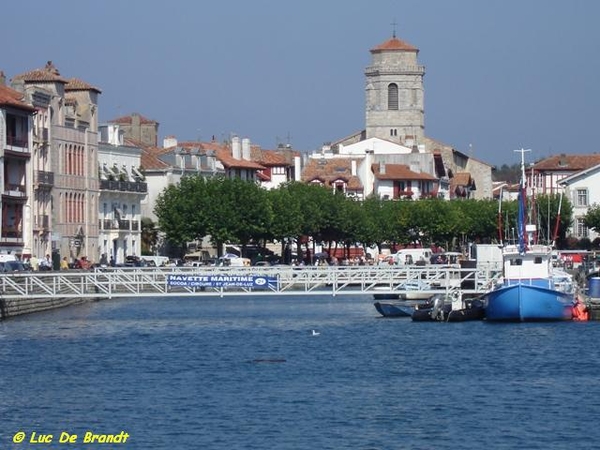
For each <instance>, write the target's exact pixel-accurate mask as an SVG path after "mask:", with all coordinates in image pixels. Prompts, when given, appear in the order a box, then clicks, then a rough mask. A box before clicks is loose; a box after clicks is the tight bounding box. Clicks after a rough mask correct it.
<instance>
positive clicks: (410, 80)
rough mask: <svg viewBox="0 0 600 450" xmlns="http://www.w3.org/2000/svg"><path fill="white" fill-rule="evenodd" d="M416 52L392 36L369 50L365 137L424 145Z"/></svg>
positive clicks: (421, 71) (422, 71)
mask: <svg viewBox="0 0 600 450" xmlns="http://www.w3.org/2000/svg"><path fill="white" fill-rule="evenodd" d="M418 53H419V50H418V49H417V48H416V47H414V46H412V45H410V44H408V43H407V42H404V41H401V40H400V39H398V38H396V36H395V34H394V36H393V37H392V38H391V39H389V40H388V41H386V42H384V43H383V44H381V45H378V46H377V47H375V48H373V49H371V56H372V62H371V65H370V66H369V67H367V68H366V70H365V77H366V88H365V90H366V105H365V113H366V136H365V137H366V138H367V139H369V138H372V137H378V138H381V139H387V140H390V141H392V142H396V143H398V144H402V145H405V146H408V147H412V146H413V145H419V144H422V143H423V137H424V136H425V106H424V101H425V100H424V93H425V90H424V88H423V77H424V75H425V67H424V66H422V65H420V64H419V62H418V59H417V56H418Z"/></svg>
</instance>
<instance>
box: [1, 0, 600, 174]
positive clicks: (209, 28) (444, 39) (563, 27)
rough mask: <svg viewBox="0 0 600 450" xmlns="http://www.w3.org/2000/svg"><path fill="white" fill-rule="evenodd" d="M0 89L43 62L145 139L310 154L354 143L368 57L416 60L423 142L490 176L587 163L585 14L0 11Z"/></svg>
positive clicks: (524, 7) (591, 81) (179, 5)
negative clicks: (155, 130) (503, 169)
mask: <svg viewBox="0 0 600 450" xmlns="http://www.w3.org/2000/svg"><path fill="white" fill-rule="evenodd" d="M2 14H3V17H4V19H5V20H3V31H4V36H5V41H4V42H5V45H4V50H3V52H2V56H1V57H0V70H3V71H4V72H5V74H6V76H7V78H8V79H10V78H12V77H13V76H14V75H17V74H19V73H22V72H26V71H28V70H32V69H35V68H40V67H43V66H44V64H45V63H46V61H48V60H52V61H53V62H54V64H55V65H56V66H57V67H58V69H59V70H60V72H61V74H62V75H63V76H65V77H69V78H70V77H76V78H81V79H83V80H85V81H87V82H88V83H91V84H93V85H95V86H97V87H98V88H100V89H101V90H102V95H101V96H100V109H99V111H100V119H101V121H108V120H111V119H114V118H116V117H118V116H120V115H125V114H129V113H131V112H139V113H140V114H142V115H144V116H146V117H148V118H151V119H154V120H157V121H158V122H160V128H159V132H160V139H161V140H162V137H164V136H166V135H174V136H176V137H177V138H178V139H179V140H196V139H198V138H200V139H202V140H209V139H211V138H212V136H215V137H216V139H218V140H222V139H225V138H228V137H229V136H230V135H232V134H235V135H238V136H240V137H248V138H250V140H251V141H252V142H253V143H255V144H259V145H261V146H262V147H263V148H266V149H272V148H275V146H276V145H277V143H279V142H282V143H287V142H288V140H289V142H290V143H291V144H292V146H293V147H294V148H295V149H297V150H305V151H314V150H316V149H318V148H320V146H321V145H322V144H323V143H324V142H327V141H335V140H337V139H340V138H342V137H345V136H348V135H350V134H352V133H354V132H356V131H359V130H362V129H364V121H365V118H364V102H365V92H364V70H365V67H366V66H368V65H369V64H370V61H371V55H370V53H369V50H370V49H371V48H373V47H375V46H376V45H378V44H380V43H382V42H384V41H386V40H387V39H389V38H390V37H391V35H392V28H393V26H392V23H393V22H396V23H397V25H396V33H397V36H398V37H399V38H400V39H403V40H405V41H407V42H409V43H411V44H412V45H414V46H416V47H418V48H419V50H420V53H419V60H420V63H421V64H423V65H425V67H426V75H425V132H426V134H427V135H428V136H429V137H432V138H434V139H437V140H439V141H442V142H445V143H447V144H450V145H452V146H454V147H455V148H456V149H457V150H459V151H462V152H464V153H467V154H472V155H473V156H474V157H475V158H477V159H479V160H481V161H484V162H487V163H490V164H494V165H501V164H505V163H506V164H513V163H517V162H518V161H519V155H518V154H516V153H515V152H514V151H513V150H514V149H517V148H521V147H524V148H531V149H532V150H533V151H532V158H533V159H536V160H537V159H540V158H543V157H546V156H549V155H553V154H558V153H594V152H597V151H598V139H597V136H596V133H595V132H596V127H598V122H599V120H598V111H599V110H600V87H599V83H598V79H599V77H598V74H599V73H600V57H599V56H600V27H599V26H598V23H597V22H598V17H600V2H597V1H594V0H570V1H569V2H566V1H564V0H560V1H559V0H537V1H536V0H503V1H479V0H452V1H450V0H412V1H401V0H397V1H393V0H369V1H363V0H356V1H352V2H347V1H333V0H332V1H327V0H303V1H296V2H289V1H284V0H279V1H276V0H272V1H271V0H253V1H245V0H239V1H233V0H220V1H210V2H209V1H191V0H188V1H182V0H170V1H157V0H126V1H116V0H105V1H91V0H90V1H81V0H79V1H75V0H69V1H66V0H56V1H51V2H49V1H45V0H28V1H27V2H8V3H6V4H4V5H3V11H2Z"/></svg>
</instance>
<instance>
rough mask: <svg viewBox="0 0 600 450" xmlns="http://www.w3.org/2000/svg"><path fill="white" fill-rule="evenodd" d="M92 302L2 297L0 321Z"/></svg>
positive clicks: (66, 299)
mask: <svg viewBox="0 0 600 450" xmlns="http://www.w3.org/2000/svg"><path fill="white" fill-rule="evenodd" d="M89 301H91V299H89V298H53V297H45V298H27V299H26V298H21V299H8V300H7V299H4V298H1V297H0V320H3V319H8V318H9V317H15V316H20V315H22V314H31V313H36V312H41V311H48V310H50V309H56V308H63V307H65V306H71V305H79V304H82V303H86V302H89Z"/></svg>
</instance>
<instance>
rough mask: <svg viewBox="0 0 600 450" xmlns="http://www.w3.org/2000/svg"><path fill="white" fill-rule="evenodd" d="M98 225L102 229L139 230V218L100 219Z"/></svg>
mask: <svg viewBox="0 0 600 450" xmlns="http://www.w3.org/2000/svg"><path fill="white" fill-rule="evenodd" d="M98 225H99V227H100V229H101V230H121V231H139V230H140V221H139V220H128V219H126V220H113V219H100V220H99V221H98Z"/></svg>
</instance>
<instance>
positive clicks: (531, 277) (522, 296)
mask: <svg viewBox="0 0 600 450" xmlns="http://www.w3.org/2000/svg"><path fill="white" fill-rule="evenodd" d="M525 151H527V150H523V149H521V150H520V152H521V171H522V176H521V183H520V189H519V196H518V202H519V203H518V217H517V237H518V242H516V243H515V244H507V245H503V247H502V264H503V274H502V275H503V276H502V279H501V282H500V283H499V284H498V285H497V286H496V288H495V289H493V290H491V291H490V292H488V293H487V294H486V295H485V296H484V307H485V318H486V320H487V321H516V322H524V321H545V320H547V321H552V320H571V319H572V317H573V313H572V310H573V305H574V300H575V292H574V290H573V284H572V283H569V282H565V273H564V272H562V273H560V274H554V271H553V269H554V268H553V264H552V249H553V246H552V244H540V243H538V242H537V227H536V225H535V223H532V220H531V218H532V212H531V211H532V209H530V208H531V206H530V205H528V196H527V195H526V177H525V163H524V152H525ZM559 214H560V213H559ZM499 217H500V215H499ZM555 234H556V233H555ZM500 237H501V233H500ZM555 275H556V276H555Z"/></svg>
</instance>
